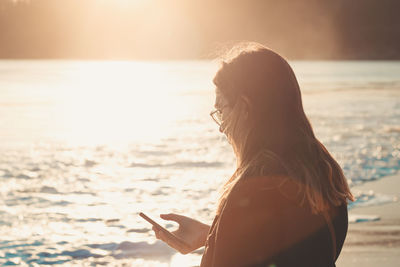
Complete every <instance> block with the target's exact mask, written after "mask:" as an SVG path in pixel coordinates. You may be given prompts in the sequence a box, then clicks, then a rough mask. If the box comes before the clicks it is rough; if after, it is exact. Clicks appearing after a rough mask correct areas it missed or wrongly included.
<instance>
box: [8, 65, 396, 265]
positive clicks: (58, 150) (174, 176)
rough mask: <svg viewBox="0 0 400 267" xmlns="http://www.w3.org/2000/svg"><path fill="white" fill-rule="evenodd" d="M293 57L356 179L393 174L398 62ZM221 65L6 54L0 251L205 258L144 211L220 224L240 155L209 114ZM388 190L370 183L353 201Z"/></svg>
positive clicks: (317, 124)
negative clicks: (221, 194) (160, 237)
mask: <svg viewBox="0 0 400 267" xmlns="http://www.w3.org/2000/svg"><path fill="white" fill-rule="evenodd" d="M292 65H293V67H294V70H295V72H296V75H297V77H298V79H299V83H300V86H301V88H302V92H303V101H304V106H305V110H306V113H307V114H308V116H309V118H310V120H311V122H312V125H313V127H314V130H315V133H316V135H317V136H318V137H319V138H320V140H321V141H322V142H323V143H324V144H325V145H326V146H327V148H328V149H329V150H330V151H331V153H332V154H334V156H335V157H336V158H337V160H338V161H339V162H340V164H341V165H342V166H343V168H344V171H345V174H346V175H347V177H348V179H349V182H350V184H351V186H354V185H356V184H359V183H368V181H371V180H376V179H384V177H385V176H387V175H391V174H394V173H396V172H397V171H398V169H399V168H400V141H399V140H400V138H399V137H400V97H399V96H400V62H366V61H363V62H340V61H339V62H292ZM216 69H217V65H216V64H215V63H212V62H206V61H204V62H202V61H193V62H101V61H99V62H96V61H93V62H79V61H0V117H1V121H0V138H1V140H2V142H1V144H0V149H1V158H0V179H1V180H0V181H1V187H0V199H1V202H0V214H1V217H0V235H1V236H2V241H0V264H4V265H12V264H17V265H31V266H34V265H37V264H39V265H40V264H58V265H78V266H82V265H88V266H96V265H111V266H113V265H116V266H121V265H124V264H127V265H131V264H132V265H133V266H195V265H196V264H199V261H200V257H201V250H200V251H199V252H198V253H194V254H189V255H185V256H182V255H179V254H176V253H175V252H174V251H173V250H171V249H170V248H168V247H167V246H166V245H164V244H163V243H161V242H156V241H155V239H154V237H153V234H152V232H151V231H150V225H149V224H148V223H147V222H145V221H143V220H142V219H141V218H140V217H139V216H138V212H140V211H144V212H146V213H147V214H148V215H150V216H152V217H154V218H157V215H158V214H159V213H165V212H178V213H183V214H186V215H188V216H193V217H195V218H198V219H200V220H202V221H204V222H208V223H211V221H212V219H213V216H214V215H213V213H214V208H215V202H216V200H217V198H218V189H219V188H220V186H221V185H222V183H223V181H224V180H225V179H227V177H229V175H230V174H231V173H232V172H233V170H234V164H235V159H234V157H233V154H232V150H231V148H230V146H229V144H228V143H227V142H226V140H225V138H224V137H223V136H221V134H220V133H219V132H218V128H217V126H216V125H215V123H214V122H213V121H212V119H211V118H210V117H209V115H208V114H209V112H210V110H212V107H213V101H214V87H213V85H212V83H211V80H212V77H213V74H214V73H215V71H216ZM388 201H389V202H390V201H393V199H392V198H391V196H383V195H379V194H375V193H374V192H361V193H359V195H357V201H356V202H355V203H353V204H352V206H350V208H351V207H353V206H357V205H360V206H363V205H377V204H380V203H385V202H388ZM360 220H361V221H362V220H363V218H361V219H359V218H358V219H355V221H360ZM158 221H159V222H161V219H158ZM164 225H165V224H164ZM166 225H167V228H174V227H175V225H174V224H166Z"/></svg>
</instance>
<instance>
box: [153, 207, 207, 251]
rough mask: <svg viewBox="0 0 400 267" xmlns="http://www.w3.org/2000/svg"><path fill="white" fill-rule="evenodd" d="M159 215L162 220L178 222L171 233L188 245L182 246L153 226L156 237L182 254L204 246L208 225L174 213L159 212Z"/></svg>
mask: <svg viewBox="0 0 400 267" xmlns="http://www.w3.org/2000/svg"><path fill="white" fill-rule="evenodd" d="M160 217H161V218H162V219H164V220H168V221H174V222H177V223H178V224H179V228H178V230H176V231H173V232H172V233H173V234H174V235H176V236H177V237H179V238H180V239H182V240H183V241H185V242H186V243H187V244H188V245H189V246H188V247H186V246H185V247H182V246H181V245H180V244H179V243H176V242H174V240H171V239H170V238H168V237H167V236H166V235H165V234H164V233H163V232H161V231H158V230H157V228H155V227H154V226H153V228H152V229H153V231H154V233H155V234H156V238H157V239H160V240H162V241H164V242H165V243H167V244H168V245H169V246H170V247H172V248H174V249H176V250H177V251H179V252H180V253H182V254H187V253H189V252H192V251H193V250H196V249H198V248H200V247H202V246H204V244H205V242H206V239H207V234H208V231H209V229H210V226H209V225H207V224H204V223H201V222H199V221H197V220H194V219H192V218H189V217H186V216H183V215H178V214H174V213H169V214H161V215H160Z"/></svg>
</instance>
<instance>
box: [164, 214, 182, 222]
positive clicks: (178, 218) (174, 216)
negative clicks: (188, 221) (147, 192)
mask: <svg viewBox="0 0 400 267" xmlns="http://www.w3.org/2000/svg"><path fill="white" fill-rule="evenodd" d="M160 217H161V219H164V220H168V221H174V222H177V223H180V222H181V221H182V220H184V219H185V216H182V215H178V214H175V213H168V214H160Z"/></svg>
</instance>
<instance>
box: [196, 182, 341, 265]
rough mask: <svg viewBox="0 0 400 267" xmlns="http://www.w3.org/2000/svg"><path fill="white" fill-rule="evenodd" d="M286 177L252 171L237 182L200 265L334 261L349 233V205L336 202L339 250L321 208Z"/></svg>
mask: <svg viewBox="0 0 400 267" xmlns="http://www.w3.org/2000/svg"><path fill="white" fill-rule="evenodd" d="M298 192H299V187H298V185H296V183H294V182H293V181H292V180H290V179H288V178H287V177H282V176H281V177H279V176H274V177H251V178H246V179H243V181H240V182H239V183H237V184H236V185H235V186H234V188H233V190H232V191H231V193H230V194H229V196H228V197H227V199H226V202H225V207H224V208H223V210H222V211H221V213H220V214H219V215H217V216H216V217H215V219H214V221H213V224H212V226H211V229H210V232H209V234H208V237H207V241H206V245H205V251H204V254H203V257H202V261H201V267H223V266H230V267H234V266H266V267H286V266H295V267H302V266H306V267H313V266H315V267H331V266H335V261H336V258H337V255H339V253H340V251H341V248H342V246H343V242H344V239H345V237H346V233H347V224H348V219H347V205H346V204H343V205H342V206H340V207H335V208H332V209H331V210H330V211H329V213H330V216H331V218H332V223H333V227H334V230H335V235H336V251H337V253H336V254H337V255H336V257H335V259H334V256H333V248H332V236H331V233H330V231H329V228H328V226H327V223H326V220H325V218H324V216H323V215H321V214H313V213H311V209H310V207H309V206H308V205H307V204H306V203H307V202H306V201H305V203H303V204H302V205H301V203H302V197H301V194H298Z"/></svg>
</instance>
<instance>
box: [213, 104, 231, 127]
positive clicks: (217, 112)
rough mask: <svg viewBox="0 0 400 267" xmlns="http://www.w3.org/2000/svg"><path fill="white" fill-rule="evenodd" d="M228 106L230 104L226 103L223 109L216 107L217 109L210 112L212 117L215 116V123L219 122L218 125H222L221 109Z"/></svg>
mask: <svg viewBox="0 0 400 267" xmlns="http://www.w3.org/2000/svg"><path fill="white" fill-rule="evenodd" d="M227 106H229V105H225V106H223V107H222V108H221V109H216V110H214V111H211V112H210V116H211V118H213V120H214V121H215V123H217V124H218V126H221V124H222V111H221V110H223V109H224V108H226V107H227Z"/></svg>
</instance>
